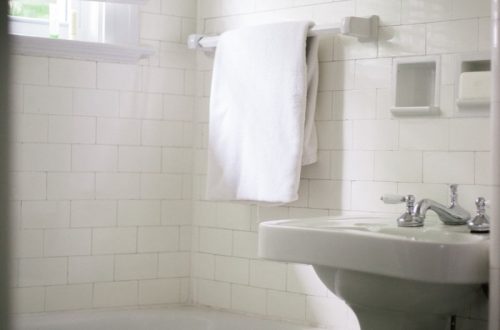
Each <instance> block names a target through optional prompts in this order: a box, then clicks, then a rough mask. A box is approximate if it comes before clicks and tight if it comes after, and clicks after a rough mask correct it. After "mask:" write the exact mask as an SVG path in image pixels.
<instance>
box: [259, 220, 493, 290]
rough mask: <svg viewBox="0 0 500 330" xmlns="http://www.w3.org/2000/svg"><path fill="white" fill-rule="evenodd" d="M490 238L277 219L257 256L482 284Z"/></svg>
mask: <svg viewBox="0 0 500 330" xmlns="http://www.w3.org/2000/svg"><path fill="white" fill-rule="evenodd" d="M488 238H489V236H488V235H484V234H470V233H469V231H468V229H467V227H466V226H445V225H442V224H441V223H438V221H437V220H435V221H432V220H428V221H426V223H425V226H424V227H420V228H402V227H397V225H396V221H395V220H394V219H389V220H387V219H382V218H367V217H337V218H333V217H323V218H311V219H295V220H276V221H267V222H263V223H261V224H260V226H259V256H260V257H261V258H265V259H271V260H279V261H287V262H298V263H307V264H311V265H318V266H329V267H335V268H340V269H349V270H355V271H361V272H367V273H373V274H379V275H386V276H392V277H396V278H402V279H411V280H417V281H424V282H433V283H449V284H452V283H457V284H459V283H464V284H465V283H486V282H488V241H489V239H488Z"/></svg>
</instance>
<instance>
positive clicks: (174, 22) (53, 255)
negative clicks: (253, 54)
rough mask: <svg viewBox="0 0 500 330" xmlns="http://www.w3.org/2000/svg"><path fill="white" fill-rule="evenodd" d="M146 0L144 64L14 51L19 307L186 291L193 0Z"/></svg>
mask: <svg viewBox="0 0 500 330" xmlns="http://www.w3.org/2000/svg"><path fill="white" fill-rule="evenodd" d="M146 2H147V3H145V4H144V5H143V6H140V12H141V14H142V18H143V20H142V22H141V31H140V33H141V35H142V36H143V37H146V38H147V39H145V38H142V39H141V40H140V43H141V44H143V45H147V46H151V47H152V48H153V49H154V50H155V54H154V55H153V56H152V57H150V58H148V59H141V60H140V61H138V63H128V64H125V63H110V62H104V61H102V62H101V61H85V60H72V59H62V58H56V57H53V58H48V57H36V56H21V55H13V56H12V60H13V62H12V63H13V67H14V70H13V75H12V78H11V82H12V86H13V88H12V90H11V95H12V99H13V107H12V108H13V111H14V112H15V115H14V116H13V121H12V125H13V131H14V134H13V138H12V140H13V141H15V144H13V145H12V150H13V151H14V161H13V164H12V165H13V167H12V169H13V170H14V171H15V172H14V173H13V174H12V180H13V185H12V186H13V189H12V194H11V199H12V200H13V203H15V207H16V210H17V214H18V215H17V216H16V217H15V222H16V223H14V224H13V228H15V230H16V231H15V235H16V240H15V241H16V246H15V253H16V260H15V264H16V267H15V272H14V278H13V281H12V283H13V285H14V286H16V288H14V289H13V290H14V292H15V295H16V297H17V298H18V299H17V302H16V306H15V308H16V309H15V312H43V311H52V310H65V309H87V308H101V307H113V306H138V305H150V304H165V303H180V302H181V299H182V301H183V302H187V301H188V299H189V298H188V293H189V292H190V289H189V286H190V285H189V282H190V281H189V278H190V273H191V270H190V269H191V257H190V247H191V244H192V241H193V240H192V236H193V234H192V230H191V223H192V220H191V218H192V214H193V213H192V210H191V208H192V200H191V196H192V187H191V185H192V179H191V177H190V176H191V169H192V168H193V167H192V165H191V163H192V161H193V160H192V156H191V153H192V152H191V151H192V150H191V148H192V140H193V136H194V132H193V125H192V120H193V114H194V110H195V109H194V108H195V104H196V102H195V97H194V95H195V92H196V91H195V86H196V67H195V66H196V54H195V53H194V52H192V51H190V50H188V49H186V47H185V43H184V40H185V37H186V35H187V34H188V33H194V32H195V30H196V20H195V18H196V16H197V12H196V11H197V6H196V5H197V2H196V1H195V0H189V1H177V0H165V1H162V0H148V1H146ZM158 27H161V28H158ZM13 205H14V204H13ZM244 228H250V225H249V224H247V225H246V226H245V227H244ZM228 232H229V237H232V233H231V231H228ZM230 244H231V242H230ZM231 249H232V246H231V245H229V248H228V254H231ZM25 286H29V290H28V289H27V288H26V289H24V287H25ZM45 286H50V287H49V288H47V289H46V288H45ZM21 287H23V288H21ZM181 287H182V296H181ZM30 294H31V295H33V299H32V301H31V300H28V299H27V297H28V296H29V295H30ZM78 296H81V299H80V300H78V299H77V297H78Z"/></svg>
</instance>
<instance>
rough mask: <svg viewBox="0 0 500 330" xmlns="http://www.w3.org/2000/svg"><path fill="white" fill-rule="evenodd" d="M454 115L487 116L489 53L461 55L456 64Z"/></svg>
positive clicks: (489, 84) (489, 72)
mask: <svg viewBox="0 0 500 330" xmlns="http://www.w3.org/2000/svg"><path fill="white" fill-rule="evenodd" d="M455 85H456V92H455V95H457V99H456V105H457V107H456V114H457V115H459V116H477V115H485V116H486V115H488V113H489V108H490V99H491V95H490V94H491V93H490V90H491V61H490V54H489V52H477V53H468V54H462V55H460V57H459V60H458V62H457V77H456V83H455Z"/></svg>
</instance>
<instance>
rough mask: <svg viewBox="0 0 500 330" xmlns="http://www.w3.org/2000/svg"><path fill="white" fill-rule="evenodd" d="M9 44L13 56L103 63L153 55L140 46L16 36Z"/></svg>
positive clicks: (134, 59) (135, 59) (122, 61)
mask: <svg viewBox="0 0 500 330" xmlns="http://www.w3.org/2000/svg"><path fill="white" fill-rule="evenodd" d="M11 42H12V48H11V49H12V52H13V53H14V54H21V55H33V56H49V57H63V58H71V59H83V60H93V61H105V62H121V63H134V62H137V61H138V60H139V59H141V58H147V57H149V56H151V55H152V54H153V53H154V51H153V49H151V48H148V47H141V46H129V45H115V44H107V43H101V42H89V41H79V40H68V39H50V38H41V37H31V36H24V35H16V34H11Z"/></svg>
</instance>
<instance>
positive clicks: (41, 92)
mask: <svg viewBox="0 0 500 330" xmlns="http://www.w3.org/2000/svg"><path fill="white" fill-rule="evenodd" d="M72 94H73V93H72V90H71V88H66V87H65V88H61V87H47V86H31V85H27V86H25V87H24V112H26V113H40V114H42V113H43V114H53V115H71V113H72V112H73V103H72V101H73V95H72Z"/></svg>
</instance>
